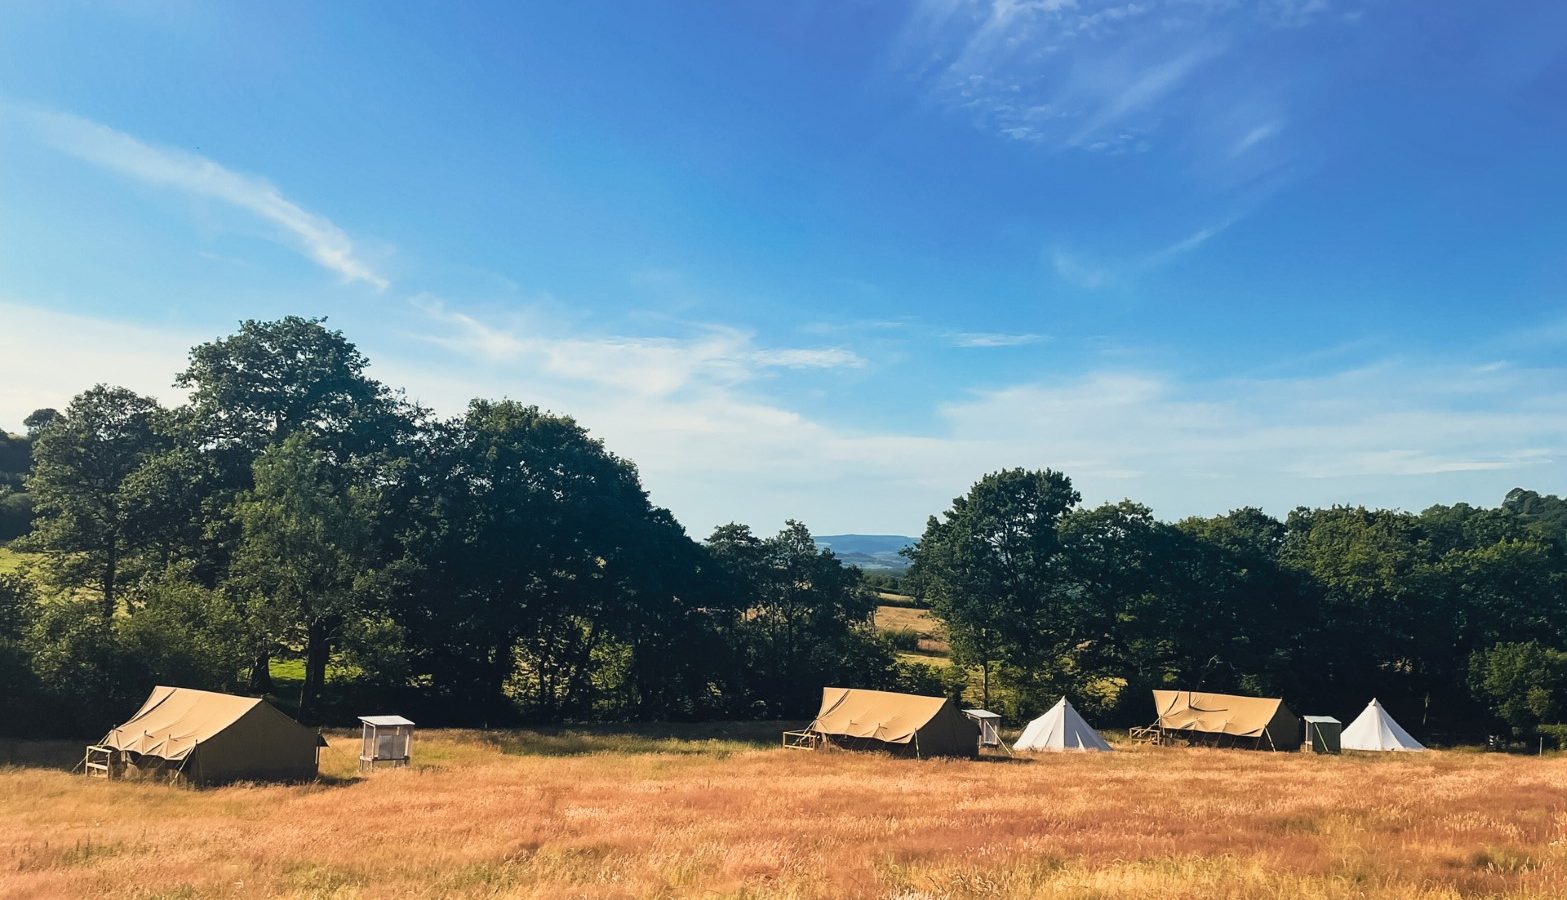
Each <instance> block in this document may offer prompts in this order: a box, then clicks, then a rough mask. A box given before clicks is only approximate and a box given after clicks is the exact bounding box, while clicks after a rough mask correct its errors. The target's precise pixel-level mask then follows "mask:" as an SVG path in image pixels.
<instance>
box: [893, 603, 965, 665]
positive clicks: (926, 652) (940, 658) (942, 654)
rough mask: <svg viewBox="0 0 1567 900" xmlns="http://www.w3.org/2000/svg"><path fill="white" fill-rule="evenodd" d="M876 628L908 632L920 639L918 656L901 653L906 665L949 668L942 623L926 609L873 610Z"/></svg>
mask: <svg viewBox="0 0 1567 900" xmlns="http://www.w3.org/2000/svg"><path fill="white" fill-rule="evenodd" d="M876 627H877V628H881V629H884V630H888V631H893V630H902V629H907V630H909V631H913V632H915V633H917V634H919V636H920V642H919V652H918V653H900V654H899V658H900V659H903V660H904V661H905V662H922V663H925V664H927V665H935V666H945V665H950V664H951V660H949V659H948V657H947V654H948V652H949V651H950V648H949V647H948V645H947V632H946V629H945V627H943V626H942V624H941V620H940V619H937V618H936V617H935V616H934V615H932V614H931V612H930V610H928V609H911V608H909V607H906V606H878V607H876Z"/></svg>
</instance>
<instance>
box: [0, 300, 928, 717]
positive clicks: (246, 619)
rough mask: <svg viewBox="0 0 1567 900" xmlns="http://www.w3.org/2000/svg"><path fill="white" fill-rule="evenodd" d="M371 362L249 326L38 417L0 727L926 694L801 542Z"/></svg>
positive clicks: (621, 712)
mask: <svg viewBox="0 0 1567 900" xmlns="http://www.w3.org/2000/svg"><path fill="white" fill-rule="evenodd" d="M367 367H368V361H367V360H366V359H365V358H364V356H363V355H361V354H360V352H359V351H358V350H357V349H356V348H355V347H354V346H353V345H352V344H351V343H350V342H349V341H347V340H346V339H345V338H344V336H343V335H342V334H341V333H340V332H338V331H335V330H332V329H329V328H328V327H327V326H326V325H325V324H324V322H323V321H321V320H313V319H303V318H294V317H291V318H285V319H282V320H279V321H273V322H256V321H247V322H244V323H243V324H242V325H241V327H240V329H239V331H238V332H237V333H235V334H233V335H230V336H228V337H225V338H223V339H221V340H217V341H213V342H211V343H207V344H203V345H201V346H198V347H196V348H194V349H193V350H192V351H191V354H190V361H189V366H188V367H187V368H186V369H185V370H184V371H182V372H180V373H178V375H177V376H176V377H175V380H174V383H175V384H176V385H177V386H179V387H181V388H184V389H185V390H186V391H187V392H188V400H187V402H185V403H183V404H182V405H179V406H176V407H165V406H163V405H160V404H159V403H158V402H157V401H156V400H154V399H153V398H151V397H146V396H141V395H139V394H137V393H135V392H133V391H130V390H127V389H125V388H121V387H112V386H107V385H98V386H95V387H92V388H90V389H88V390H86V391H84V392H82V393H81V394H79V395H78V396H77V397H75V398H74V399H73V400H72V401H71V403H70V404H69V405H68V406H67V407H66V408H65V409H63V410H59V411H53V410H48V411H40V412H39V413H36V414H34V415H33V416H30V417H29V419H28V423H29V426H28V427H29V434H28V436H27V438H26V439H25V440H26V443H27V444H28V445H29V447H28V449H29V460H30V463H29V464H30V469H29V471H28V473H27V474H26V476H25V479H23V482H24V487H25V495H26V498H27V502H28V504H29V505H30V507H31V515H32V519H31V530H30V531H28V533H26V534H25V535H23V536H21V537H20V538H18V539H17V540H16V541H13V542H12V545H11V546H12V547H13V548H15V549H19V550H24V551H32V552H33V553H35V554H36V555H37V556H36V559H38V560H39V562H38V563H37V564H36V565H33V566H31V567H30V571H28V572H27V573H26V574H25V575H17V574H12V575H6V576H0V683H5V684H6V685H7V687H8V689H7V690H6V691H4V692H0V705H3V706H5V707H7V708H5V709H3V710H0V722H3V723H5V724H6V726H8V727H10V728H13V729H16V730H25V731H32V732H36V731H38V730H46V731H54V732H63V733H90V732H93V731H94V730H97V729H101V728H103V727H104V726H105V725H106V724H109V723H113V722H115V721H118V720H119V719H120V718H123V716H124V714H125V713H126V712H128V711H129V710H131V709H134V706H135V703H136V702H137V701H138V700H139V699H140V697H141V696H143V695H144V693H145V691H146V690H147V689H148V687H149V686H150V685H151V684H153V683H155V682H159V681H162V682H172V683H177V684H181V685H186V686H192V687H204V688H211V689H217V690H240V691H250V692H257V693H260V692H271V693H273V694H274V696H276V697H277V698H278V699H279V700H280V702H282V703H284V704H285V705H286V706H288V707H289V708H290V709H291V710H293V711H295V712H297V713H298V714H299V715H300V716H301V717H302V718H303V719H305V720H307V721H336V720H342V719H343V718H344V717H346V716H351V715H352V714H355V713H363V712H365V711H366V709H370V708H371V707H372V706H373V707H374V708H377V709H380V708H394V709H399V710H404V711H407V712H409V713H411V714H415V715H418V716H420V717H421V719H422V721H426V722H430V723H431V724H436V723H442V722H445V723H464V724H485V723H489V724H506V723H512V722H518V721H557V720H564V719H588V718H665V719H668V718H676V719H679V718H687V719H689V718H718V717H745V718H766V717H785V716H797V715H799V714H801V712H802V711H804V710H806V709H808V708H811V707H812V706H813V705H814V702H815V699H816V698H817V697H819V690H820V688H821V685H822V684H823V683H827V682H842V683H854V684H867V685H871V686H877V687H885V688H898V689H916V690H919V689H924V690H929V689H931V684H932V679H931V677H930V676H929V674H928V673H927V672H926V671H925V670H924V669H922V668H916V667H912V666H909V665H905V664H900V663H899V662H898V661H897V660H896V658H895V656H894V653H893V650H892V648H891V646H890V645H888V644H887V643H886V642H885V641H884V640H882V639H881V638H879V637H878V636H877V634H876V632H875V630H874V628H873V627H872V625H871V613H872V610H873V602H872V595H871V594H870V592H868V591H867V590H866V589H865V588H864V586H863V585H862V584H861V581H860V578H859V573H858V572H857V571H855V570H852V569H846V568H844V567H842V566H840V565H839V564H838V562H837V561H836V559H834V557H833V556H832V554H831V553H830V552H826V551H823V550H819V549H818V548H817V547H816V546H815V543H814V542H813V540H812V538H811V535H810V533H809V531H808V530H807V529H806V527H805V526H804V525H802V524H800V523H798V522H792V521H791V522H789V523H787V524H786V525H785V526H784V527H783V529H782V530H781V531H779V532H778V533H777V534H775V535H758V534H755V533H753V532H752V531H751V530H750V529H749V528H747V527H745V526H742V525H727V526H724V527H722V528H719V529H717V530H716V531H715V532H714V533H713V534H712V535H711V536H710V537H709V539H708V540H706V541H703V542H697V541H694V540H692V539H691V538H690V537H689V536H688V535H687V534H686V533H685V531H684V529H682V527H681V526H680V524H679V523H678V522H676V521H675V519H674V517H673V516H672V515H671V514H670V513H669V512H668V511H667V510H664V509H661V508H658V507H655V506H653V505H652V504H651V503H650V502H649V500H648V496H647V493H646V491H645V490H644V489H643V487H642V484H641V481H640V478H639V476H638V474H637V470H636V467H635V466H634V465H632V463H630V462H629V461H627V460H624V459H622V458H620V457H618V456H616V455H614V454H613V453H611V452H610V451H608V450H607V449H606V448H605V447H604V446H603V444H602V443H601V442H599V441H597V440H595V439H593V438H592V437H590V436H589V434H588V433H587V431H586V430H584V429H583V428H582V427H581V426H580V425H578V424H577V423H576V422H575V421H573V420H572V419H571V418H569V417H567V416H563V415H556V414H552V413H548V412H544V411H541V410H540V409H538V408H537V407H533V406H527V405H524V404H521V403H517V402H514V401H510V400H474V401H473V402H472V403H471V404H470V405H469V406H468V409H467V410H466V412H465V413H464V414H463V415H461V416H457V417H454V418H449V419H441V418H437V417H435V416H433V415H432V414H431V413H430V412H429V411H427V410H424V409H421V408H419V407H418V406H416V405H415V404H412V403H410V402H408V401H407V400H406V399H405V398H403V397H402V396H401V395H399V394H397V393H396V392H393V391H391V390H390V389H388V388H387V387H385V386H384V385H382V384H380V383H378V382H376V381H375V380H374V379H372V378H371V377H369V375H368V374H367V373H366V369H367ZM280 660H286V661H288V662H290V663H292V664H293V665H294V666H295V667H296V668H297V676H298V677H296V678H292V679H290V681H289V683H288V684H287V685H286V690H285V689H284V686H282V685H280V684H277V683H274V675H273V672H274V669H275V668H276V667H275V665H274V664H275V663H276V662H278V661H280ZM296 683H297V684H296ZM329 687H335V688H339V689H333V690H329V689H328V688H329ZM937 689H939V687H938V688H937Z"/></svg>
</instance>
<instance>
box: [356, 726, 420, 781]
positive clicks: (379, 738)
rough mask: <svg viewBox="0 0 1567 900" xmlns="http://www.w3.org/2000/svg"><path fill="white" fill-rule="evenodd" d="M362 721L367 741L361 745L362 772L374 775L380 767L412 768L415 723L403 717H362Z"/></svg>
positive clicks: (360, 767)
mask: <svg viewBox="0 0 1567 900" xmlns="http://www.w3.org/2000/svg"><path fill="white" fill-rule="evenodd" d="M359 721H360V722H362V723H363V724H364V739H363V740H362V741H361V743H360V745H359V771H361V772H370V771H374V769H375V767H376V766H406V765H408V750H409V747H410V746H411V745H412V744H413V739H414V723H412V722H410V721H408V720H407V719H405V718H403V717H402V716H360V717H359Z"/></svg>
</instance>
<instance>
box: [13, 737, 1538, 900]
mask: <svg viewBox="0 0 1567 900" xmlns="http://www.w3.org/2000/svg"><path fill="white" fill-rule="evenodd" d="M743 731H744V729H743V726H731V727H730V728H729V729H724V728H722V727H717V726H706V727H703V726H690V727H686V728H683V729H671V730H669V731H668V732H666V733H672V734H675V735H676V736H674V737H648V736H645V735H637V734H621V735H616V734H614V733H612V732H611V731H610V730H609V729H596V730H594V731H580V732H552V733H541V732H487V733H481V732H473V731H446V732H425V733H422V734H420V735H419V737H418V738H417V739H416V743H415V746H414V753H415V759H416V763H417V765H416V766H415V767H414V768H411V769H408V770H401V771H383V772H379V773H377V774H375V775H374V776H373V777H368V778H359V777H357V776H356V775H355V773H354V756H355V749H356V743H355V741H354V740H353V738H352V737H351V736H350V735H349V734H348V733H346V732H345V733H341V734H334V735H331V737H332V739H333V746H332V747H330V748H329V749H328V750H326V751H325V753H324V757H323V766H322V768H323V773H324V775H325V776H326V777H325V778H324V779H323V781H322V783H320V784H314V785H308V786H292V787H290V786H234V787H227V788H219V789H209V790H190V789H181V788H170V787H166V786H159V785H154V784H144V783H131V782H112V783H110V782H103V781H98V780H88V779H85V778H82V777H80V776H72V775H69V774H67V773H66V772H65V771H63V769H61V768H55V767H51V766H60V765H69V760H70V758H71V757H73V756H74V755H75V754H76V753H77V752H79V748H77V747H76V746H74V745H66V744H41V743H28V744H22V743H16V742H12V743H9V744H5V743H0V760H8V761H10V762H9V764H7V765H5V766H4V767H3V768H0V896H3V897H81V896H105V897H107V896H113V897H115V898H159V897H169V898H174V897H250V896H268V895H271V896H287V897H330V898H350V897H472V896H478V897H574V896H587V897H649V896H706V897H859V896H867V897H870V896H874V897H900V898H918V897H1073V898H1120V897H1126V898H1131V897H1137V898H1202V900H1214V898H1254V897H1276V898H1286V897H1287V898H1325V897H1367V898H1446V897H1469V896H1499V897H1514V898H1559V897H1564V896H1567V787H1564V785H1567V756H1546V757H1514V756H1503V755H1485V754H1478V753H1465V752H1445V753H1443V752H1438V753H1428V754H1423V755H1409V756H1399V757H1395V758H1364V757H1358V758H1357V757H1348V756H1346V757H1337V758H1334V757H1313V756H1306V755H1295V754H1290V755H1285V754H1263V753H1249V752H1245V751H1234V750H1209V749H1174V748H1141V747H1140V748H1130V749H1123V750H1122V752H1118V753H1114V754H1101V755H1087V754H1085V755H1056V756H1047V757H1044V758H1040V759H1037V760H1030V761H1022V762H1012V761H1007V760H981V761H915V760H902V759H894V758H891V757H887V756H882V755H875V754H852V753H847V752H840V751H824V752H810V751H800V750H781V749H774V748H772V747H771V746H767V745H762V744H759V743H756V742H755V741H760V740H762V739H763V737H762V736H763V735H766V734H771V732H772V727H771V726H762V727H758V726H752V728H751V735H752V736H754V740H753V741H750V742H748V741H746V740H740V739H737V737H736V735H743Z"/></svg>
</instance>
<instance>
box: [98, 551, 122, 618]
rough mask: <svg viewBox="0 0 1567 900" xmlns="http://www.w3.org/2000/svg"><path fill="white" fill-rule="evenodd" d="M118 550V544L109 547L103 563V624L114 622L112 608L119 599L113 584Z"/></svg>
mask: <svg viewBox="0 0 1567 900" xmlns="http://www.w3.org/2000/svg"><path fill="white" fill-rule="evenodd" d="M119 568H120V548H119V545H118V544H110V545H109V553H108V555H107V556H106V557H105V559H104V563H103V584H102V588H103V621H104V623H105V624H107V623H109V622H112V621H114V608H115V606H116V605H117V604H118V602H119V598H118V597H116V596H115V593H114V582H115V581H116V580H117V579H118V578H119Z"/></svg>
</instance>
